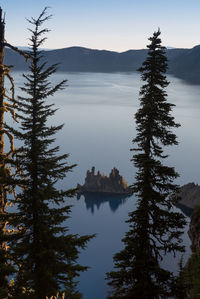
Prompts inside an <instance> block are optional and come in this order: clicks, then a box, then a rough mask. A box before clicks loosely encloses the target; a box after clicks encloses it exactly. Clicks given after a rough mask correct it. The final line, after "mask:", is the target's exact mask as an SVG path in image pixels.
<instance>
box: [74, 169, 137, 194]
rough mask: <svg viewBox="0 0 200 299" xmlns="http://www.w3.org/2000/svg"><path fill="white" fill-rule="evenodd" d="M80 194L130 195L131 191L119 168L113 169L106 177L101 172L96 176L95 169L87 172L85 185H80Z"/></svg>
mask: <svg viewBox="0 0 200 299" xmlns="http://www.w3.org/2000/svg"><path fill="white" fill-rule="evenodd" d="M77 187H78V189H79V193H86V192H93V193H107V194H130V193H131V189H130V187H128V183H127V182H126V180H125V179H124V178H123V177H122V176H121V175H120V173H119V170H118V169H117V168H113V169H112V170H111V172H110V174H109V176H106V175H104V174H101V173H100V171H98V172H97V174H95V167H92V170H91V171H89V170H88V171H87V173H86V178H85V183H84V185H83V186H81V185H78V186H77Z"/></svg>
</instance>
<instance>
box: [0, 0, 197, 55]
mask: <svg viewBox="0 0 200 299" xmlns="http://www.w3.org/2000/svg"><path fill="white" fill-rule="evenodd" d="M0 6H1V7H2V9H3V11H4V12H5V13H6V40H7V42H9V43H11V44H13V45H18V46H26V45H27V44H28V38H29V32H28V30H27V27H30V26H29V24H28V22H27V20H26V18H27V19H30V18H31V17H35V18H37V17H38V16H39V14H40V13H41V11H42V10H43V9H44V7H45V6H50V8H49V10H48V13H49V14H52V15H53V16H52V18H51V19H50V20H49V21H48V22H47V23H46V26H47V27H48V28H49V29H50V30H51V31H50V32H49V33H48V36H47V37H48V39H47V41H46V42H45V44H44V47H45V48H50V49H60V48H67V47H71V46H81V47H85V48H92V49H99V50H103V49H106V50H109V51H117V52H124V51H127V50H128V49H136V50H137V49H144V48H146V45H147V44H148V38H149V37H150V36H152V33H153V32H154V31H156V30H157V29H158V27H160V29H161V32H162V36H161V38H162V42H163V44H164V45H167V46H170V47H175V48H192V47H194V46H195V45H197V44H199V28H200V19H199V11H200V2H199V1H196V0H191V1H186V0H183V1H181V2H180V1H179V0H173V1H172V0H169V1H167V2H161V1H159V0H152V1H148V0H141V1H136V0H102V1H98V0H84V1H83V0H76V1H73V0H68V1H65V0H59V1H56V2H55V1H54V0H34V1H33V0H29V1H27V0H20V5H19V1H17V0H12V1H7V0H1V3H0Z"/></svg>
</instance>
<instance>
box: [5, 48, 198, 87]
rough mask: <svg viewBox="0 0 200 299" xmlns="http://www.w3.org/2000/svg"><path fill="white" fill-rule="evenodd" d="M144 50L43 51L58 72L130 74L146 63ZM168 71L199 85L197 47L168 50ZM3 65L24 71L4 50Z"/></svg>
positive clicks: (20, 61)
mask: <svg viewBox="0 0 200 299" xmlns="http://www.w3.org/2000/svg"><path fill="white" fill-rule="evenodd" d="M146 54H147V50H144V49H142V50H129V51H126V52H122V53H118V52H113V51H106V50H93V49H87V48H82V47H70V48H64V49H57V50H50V51H44V55H45V57H46V59H47V60H48V61H49V63H50V64H53V63H60V64H59V70H60V71H69V72H72V71H73V72H119V71H120V72H130V71H131V72H132V71H136V70H137V69H138V67H140V66H141V64H142V62H143V61H144V60H145V57H146ZM167 57H168V60H169V69H168V72H169V73H170V74H172V75H174V76H176V77H178V78H181V79H184V80H186V81H188V82H190V83H194V84H200V46H196V47H194V48H192V49H167ZM5 61H6V64H9V65H14V67H15V68H14V69H15V70H26V69H27V64H26V62H25V61H24V58H23V57H20V56H19V55H18V54H17V53H15V52H13V51H12V50H10V49H6V59H5Z"/></svg>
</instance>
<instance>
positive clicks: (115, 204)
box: [77, 193, 130, 214]
mask: <svg viewBox="0 0 200 299" xmlns="http://www.w3.org/2000/svg"><path fill="white" fill-rule="evenodd" d="M81 196H83V197H84V199H85V205H86V209H87V210H89V211H90V212H91V213H92V214H94V212H95V208H96V209H97V210H99V209H100V206H101V205H103V204H104V203H108V204H109V208H110V210H111V211H112V212H116V211H117V209H118V208H119V206H121V205H123V204H125V202H126V201H127V199H128V198H129V197H130V195H121V194H115V195H107V194H101V193H84V194H83V195H81ZM77 199H80V196H77Z"/></svg>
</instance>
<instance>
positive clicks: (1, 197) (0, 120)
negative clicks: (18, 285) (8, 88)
mask: <svg viewBox="0 0 200 299" xmlns="http://www.w3.org/2000/svg"><path fill="white" fill-rule="evenodd" d="M2 14H3V12H2V9H1V8H0V213H1V215H2V214H5V206H6V192H5V186H4V182H3V181H4V179H5V162H4V160H5V153H4V67H3V65H4V51H5V46H4V32H5V22H4V19H3V16H2ZM0 234H1V238H2V237H3V236H4V235H5V234H6V222H5V220H2V219H0ZM4 250H6V242H5V241H4V238H2V239H1V241H0V251H1V256H0V259H1V260H2V259H4V258H3V256H4V254H3V252H2V251H4ZM1 262H2V261H1ZM0 272H1V271H0ZM6 284H7V277H5V276H4V275H0V287H1V288H2V287H4V286H5V285H6Z"/></svg>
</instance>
